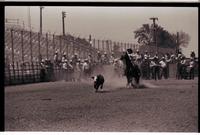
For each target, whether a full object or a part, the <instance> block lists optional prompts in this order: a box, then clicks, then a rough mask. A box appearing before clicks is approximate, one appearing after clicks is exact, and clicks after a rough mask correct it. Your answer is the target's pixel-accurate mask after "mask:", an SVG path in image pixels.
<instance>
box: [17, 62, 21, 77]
mask: <svg viewBox="0 0 200 135" xmlns="http://www.w3.org/2000/svg"><path fill="white" fill-rule="evenodd" d="M16 70H17V79H16V80H17V81H19V80H20V81H21V78H20V75H19V65H18V62H17V69H16Z"/></svg>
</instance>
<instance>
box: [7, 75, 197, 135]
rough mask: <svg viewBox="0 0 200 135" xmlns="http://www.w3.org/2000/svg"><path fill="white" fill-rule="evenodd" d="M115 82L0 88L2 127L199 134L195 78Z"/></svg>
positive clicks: (65, 83)
mask: <svg viewBox="0 0 200 135" xmlns="http://www.w3.org/2000/svg"><path fill="white" fill-rule="evenodd" d="M122 80H124V78H123V79H122ZM120 83H122V81H119V82H113V83H111V84H105V87H104V89H103V91H102V92H99V93H95V92H94V89H93V85H92V82H81V83H71V82H64V81H60V82H50V83H38V84H28V85H20V86H9V87H5V130H6V131H67V132H71V131H77V132H79V131H80V132H85V131H87V132H92V131H94V132H96V131H98V132H113V131H114V132H122V131H123V132H198V79H197V78H195V80H175V79H168V80H159V81H154V80H151V81H145V82H143V83H144V84H145V85H146V86H148V88H140V89H132V88H131V89H130V88H125V83H124V82H123V83H122V84H123V85H121V84H120ZM119 84H120V85H119ZM114 86H115V87H114Z"/></svg>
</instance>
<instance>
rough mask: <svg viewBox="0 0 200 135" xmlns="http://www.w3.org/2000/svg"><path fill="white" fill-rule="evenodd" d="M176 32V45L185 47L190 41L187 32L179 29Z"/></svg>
mask: <svg viewBox="0 0 200 135" xmlns="http://www.w3.org/2000/svg"><path fill="white" fill-rule="evenodd" d="M178 33H179V34H178V36H177V42H178V46H179V47H187V46H188V44H189V42H190V36H189V34H187V33H185V32H183V31H180V32H178Z"/></svg>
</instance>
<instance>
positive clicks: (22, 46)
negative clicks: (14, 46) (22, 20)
mask: <svg viewBox="0 0 200 135" xmlns="http://www.w3.org/2000/svg"><path fill="white" fill-rule="evenodd" d="M21 42H22V44H21V49H22V62H23V63H24V42H23V30H22V31H21Z"/></svg>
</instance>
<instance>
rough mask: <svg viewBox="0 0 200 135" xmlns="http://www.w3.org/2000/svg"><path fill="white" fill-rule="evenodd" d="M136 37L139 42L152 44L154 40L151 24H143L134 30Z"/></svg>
mask: <svg viewBox="0 0 200 135" xmlns="http://www.w3.org/2000/svg"><path fill="white" fill-rule="evenodd" d="M134 34H135V39H137V41H138V43H139V44H142V45H150V44H151V43H152V41H153V34H152V28H151V26H150V25H149V24H143V26H142V27H141V28H139V29H137V30H136V31H134Z"/></svg>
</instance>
